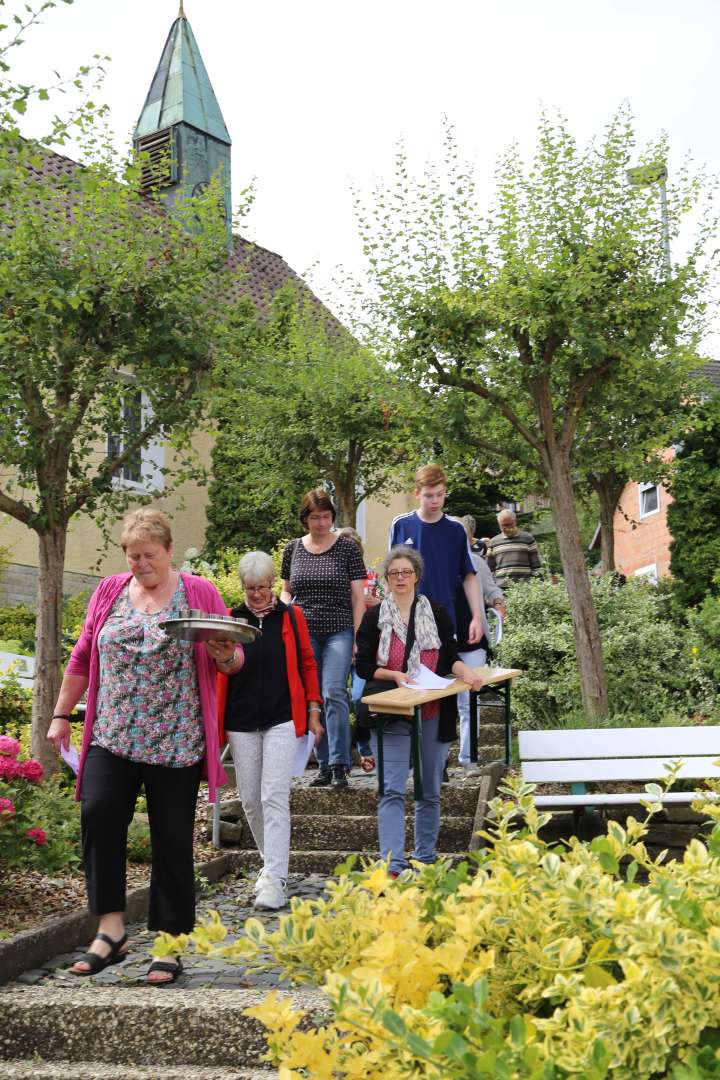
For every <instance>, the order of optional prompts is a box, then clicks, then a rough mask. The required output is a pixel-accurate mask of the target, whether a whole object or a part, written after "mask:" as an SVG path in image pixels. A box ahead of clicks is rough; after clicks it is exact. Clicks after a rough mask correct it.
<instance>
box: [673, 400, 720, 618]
mask: <svg viewBox="0 0 720 1080" xmlns="http://www.w3.org/2000/svg"><path fill="white" fill-rule="evenodd" d="M670 493H671V495H672V497H673V500H674V501H673V502H672V503H671V504H670V505H669V506H668V511H667V520H668V526H669V528H670V532H671V533H672V537H673V539H672V543H671V544H670V570H671V572H672V575H673V579H674V581H673V593H674V595H675V598H676V600H677V602H678V604H679V606H680V608H682V609H687V608H690V607H694V606H695V605H696V604H700V603H701V602H702V601H703V599H704V598H705V597H706V596H707V595H714V596H718V595H720V572H719V569H718V568H720V530H718V521H720V396H715V397H713V398H711V399H710V400H709V401H706V402H705V404H704V406H703V407H702V409H701V410H700V413H699V415H698V416H696V418H695V421H694V425H693V429H692V430H691V431H689V432H688V433H687V434H686V435H685V438H684V441H683V443H682V446H681V448H680V450H679V452H678V454H677V457H676V459H675V469H674V472H673V477H672V482H671V485H670Z"/></svg>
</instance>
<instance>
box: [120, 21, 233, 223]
mask: <svg viewBox="0 0 720 1080" xmlns="http://www.w3.org/2000/svg"><path fill="white" fill-rule="evenodd" d="M133 144H134V146H135V149H136V151H137V152H138V153H144V154H146V155H147V158H146V165H145V168H144V169H143V183H144V184H146V185H147V186H148V187H149V186H150V185H151V184H152V185H153V186H157V187H158V188H159V191H160V195H161V196H162V198H163V200H164V202H165V204H166V206H167V208H168V210H172V206H173V203H174V202H175V200H176V199H177V198H178V197H180V196H182V195H192V194H198V193H199V192H200V191H202V190H203V188H204V187H206V186H207V184H208V183H209V182H210V180H211V179H212V178H213V177H215V176H217V177H218V178H219V180H220V184H221V187H222V192H223V204H222V211H223V214H224V217H225V220H226V222H227V226H228V239H229V237H230V224H231V216H232V205H231V194H230V147H231V140H230V135H229V134H228V130H227V128H226V126H225V121H224V120H223V116H222V113H221V112H220V106H219V105H218V103H217V98H216V97H215V92H214V91H213V88H212V84H211V83H210V79H209V77H208V73H207V71H206V69H205V65H204V63H203V60H202V57H201V55H200V50H199V49H198V46H197V42H196V41H195V35H194V34H193V32H192V28H191V26H190V23H189V22H188V20H187V18H186V16H185V11H184V8H183V4H182V3H181V4H180V11H179V13H178V17H177V19H176V20H175V22H174V23H173V24H172V26H171V27H170V33H169V34H168V37H167V41H166V42H165V47H164V49H163V51H162V56H161V57H160V63H159V64H158V66H157V70H156V72H155V75H154V77H153V80H152V84H151V86H150V90H149V92H148V95H147V98H146V100H145V104H144V106H143V110H142V112H141V113H140V119H139V120H138V122H137V126H136V128H135V131H134V133H133Z"/></svg>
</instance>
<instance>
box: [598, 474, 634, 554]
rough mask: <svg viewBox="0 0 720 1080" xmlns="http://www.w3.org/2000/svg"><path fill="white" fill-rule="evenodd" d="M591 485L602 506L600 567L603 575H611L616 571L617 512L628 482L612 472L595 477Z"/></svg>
mask: <svg viewBox="0 0 720 1080" xmlns="http://www.w3.org/2000/svg"><path fill="white" fill-rule="evenodd" d="M591 483H592V487H593V489H594V490H595V493H596V494H597V497H598V502H599V504H600V566H601V568H602V572H603V574H610V573H613V572H614V571H615V569H616V567H615V510H616V509H617V504H618V500H619V498H620V495H621V494H622V490H623V488H624V487H625V483H626V481H625V480H624V479H621V478H620V477H619V476H618V475H617V473H615V472H611V473H609V474H607V475H604V476H598V477H595V478H594V479H593V480H592V481H591Z"/></svg>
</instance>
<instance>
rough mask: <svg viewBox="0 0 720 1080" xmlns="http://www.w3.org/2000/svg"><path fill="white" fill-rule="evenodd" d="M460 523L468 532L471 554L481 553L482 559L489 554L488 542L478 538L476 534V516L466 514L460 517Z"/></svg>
mask: <svg viewBox="0 0 720 1080" xmlns="http://www.w3.org/2000/svg"><path fill="white" fill-rule="evenodd" d="M460 524H461V525H462V526H464V528H465V532H466V533H467V536H468V543H469V544H470V552H471V554H472V555H479V556H480V558H481V559H484V558H485V556H486V555H487V544H486V543H485V541H484V540H478V539H477V538H476V536H475V518H474V517H473V516H472V514H464V515H463V517H461V518H460Z"/></svg>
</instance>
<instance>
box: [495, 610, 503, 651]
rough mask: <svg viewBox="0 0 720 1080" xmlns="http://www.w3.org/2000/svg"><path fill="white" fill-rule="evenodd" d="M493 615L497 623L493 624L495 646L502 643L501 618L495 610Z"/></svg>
mask: <svg viewBox="0 0 720 1080" xmlns="http://www.w3.org/2000/svg"><path fill="white" fill-rule="evenodd" d="M495 614H496V615H497V622H496V624H495V644H496V645H499V644H500V642H501V641H502V628H503V617H502V615H501V614H500V612H499V611H498V610H497V608H495Z"/></svg>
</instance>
